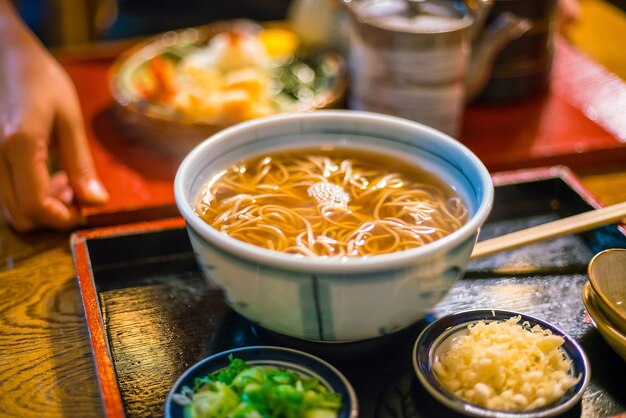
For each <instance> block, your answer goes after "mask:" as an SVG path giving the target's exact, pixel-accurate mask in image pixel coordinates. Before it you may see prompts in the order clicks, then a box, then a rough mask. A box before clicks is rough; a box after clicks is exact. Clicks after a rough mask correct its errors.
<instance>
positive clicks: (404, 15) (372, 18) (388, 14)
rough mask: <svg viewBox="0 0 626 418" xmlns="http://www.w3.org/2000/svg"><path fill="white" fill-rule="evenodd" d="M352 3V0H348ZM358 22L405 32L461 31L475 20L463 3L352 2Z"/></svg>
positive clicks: (409, 0) (436, 0)
mask: <svg viewBox="0 0 626 418" xmlns="http://www.w3.org/2000/svg"><path fill="white" fill-rule="evenodd" d="M348 1H350V0H348ZM351 2H352V3H353V6H356V7H355V8H354V9H353V10H355V11H356V12H357V14H358V19H359V20H360V21H361V22H363V23H367V24H368V25H372V26H377V27H379V28H381V29H385V30H389V31H397V32H406V33H442V32H453V31H457V30H461V29H464V28H467V27H468V26H470V25H471V24H472V23H473V21H474V19H473V15H472V14H471V13H470V11H469V10H468V9H467V8H466V7H465V5H464V3H463V2H462V1H449V0H448V1H445V0H366V1H363V0H351Z"/></svg>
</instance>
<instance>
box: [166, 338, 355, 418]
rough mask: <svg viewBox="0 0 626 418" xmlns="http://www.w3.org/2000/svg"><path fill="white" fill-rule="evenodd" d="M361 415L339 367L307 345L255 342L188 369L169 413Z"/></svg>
mask: <svg viewBox="0 0 626 418" xmlns="http://www.w3.org/2000/svg"><path fill="white" fill-rule="evenodd" d="M279 414H280V416H303V417H336V418H356V417H357V416H358V402H357V398H356V394H355V392H354V389H353V388H352V386H351V385H350V382H348V380H347V379H346V378H345V377H344V376H343V374H341V372H340V371H339V370H337V369H336V368H335V367H333V366H332V365H330V364H329V363H327V362H325V361H324V360H322V359H320V358H318V357H315V356H313V355H311V354H307V353H304V352H302V351H298V350H293V349H289V348H283V347H271V346H253V347H242V348H235V349H232V350H228V351H223V352H221V353H217V354H214V355H212V356H210V357H207V358H205V359H204V360H202V361H200V362H198V363H196V364H194V365H193V366H191V367H190V368H189V369H187V370H186V371H185V372H184V373H183V374H182V375H181V376H180V377H179V378H178V380H177V381H176V383H174V386H173V387H172V389H171V391H170V393H169V395H168V397H167V399H166V401H165V417H166V418H185V417H205V416H261V415H263V416H278V415H279Z"/></svg>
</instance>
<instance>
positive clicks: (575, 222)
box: [471, 202, 626, 259]
mask: <svg viewBox="0 0 626 418" xmlns="http://www.w3.org/2000/svg"><path fill="white" fill-rule="evenodd" d="M624 218H626V202H622V203H617V204H615V205H611V206H607V207H604V208H600V209H595V210H591V211H589V212H583V213H580V214H578V215H574V216H569V217H567V218H563V219H559V220H557V221H553V222H548V223H545V224H543V225H537V226H533V227H531V228H527V229H522V230H521V231H516V232H512V233H510V234H506V235H501V236H499V237H496V238H492V239H488V240H485V241H482V242H479V243H477V244H476V246H475V247H474V251H473V252H472V257H471V258H472V259H474V258H478V257H484V256H486V255H489V254H493V253H496V252H499V251H505V250H510V249H512V248H517V247H521V246H522V245H526V244H530V243H533V242H537V241H541V240H544V239H548V238H554V237H558V236H561V235H567V234H575V233H577V232H583V231H588V230H590V229H593V228H597V227H599V226H602V225H606V224H610V223H616V222H618V221H620V220H622V219H624Z"/></svg>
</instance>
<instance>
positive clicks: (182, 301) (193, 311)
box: [72, 167, 626, 418]
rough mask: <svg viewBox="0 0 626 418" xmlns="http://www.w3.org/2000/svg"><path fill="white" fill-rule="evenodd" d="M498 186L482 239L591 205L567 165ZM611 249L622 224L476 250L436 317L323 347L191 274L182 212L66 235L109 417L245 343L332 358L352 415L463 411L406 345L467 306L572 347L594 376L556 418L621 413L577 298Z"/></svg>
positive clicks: (615, 380) (447, 415)
mask: <svg viewBox="0 0 626 418" xmlns="http://www.w3.org/2000/svg"><path fill="white" fill-rule="evenodd" d="M494 183H495V184H496V191H495V200H494V206H493V211H492V213H491V215H490V217H489V219H488V221H487V222H486V223H485V225H484V226H483V227H482V228H481V239H483V238H484V239H488V238H491V237H494V236H497V235H501V234H504V233H507V232H512V231H515V230H519V229H522V228H527V227H530V226H533V225H537V224H540V223H544V222H547V221H551V220H555V219H559V218H563V217H565V216H571V215H573V214H575V213H580V212H583V211H587V210H590V209H592V208H597V207H599V206H600V205H599V202H597V201H596V200H594V199H593V197H592V196H590V195H589V193H588V192H587V191H586V190H585V189H584V188H583V187H582V186H581V184H580V183H579V182H578V180H577V179H576V177H575V176H574V175H572V173H571V172H570V171H569V170H568V169H566V168H563V167H554V168H546V169H532V170H522V171H514V172H507V173H500V174H495V175H494ZM616 247H619V248H625V247H626V233H625V231H624V229H623V228H622V226H621V225H620V226H615V225H607V226H604V227H601V228H597V229H595V230H592V231H588V232H586V233H580V234H573V235H568V236H564V237H559V238H556V239H553V240H546V241H541V242H537V243H534V244H531V245H527V246H524V247H521V248H518V249H515V250H511V251H507V252H502V253H499V254H494V255H491V256H488V257H484V258H480V259H477V260H473V261H472V262H471V263H470V264H469V265H468V266H467V270H466V272H465V275H464V277H463V279H462V280H459V281H458V282H457V283H455V285H454V287H453V288H452V289H451V290H450V292H449V293H448V294H447V295H446V296H445V297H444V299H443V300H441V301H440V302H439V303H438V304H437V305H436V306H435V307H434V308H433V309H432V311H431V314H432V315H430V316H428V317H427V318H425V319H424V320H421V321H419V322H418V323H416V324H415V325H414V326H411V327H409V328H407V329H405V330H403V331H399V332H397V333H394V334H390V335H387V336H385V337H381V338H376V339H372V340H367V341H359V342H352V343H342V344H323V343H322V344H320V343H314V342H307V341H302V340H295V339H293V338H289V337H285V336H280V335H278V334H275V333H272V332H270V331H267V330H264V329H262V328H261V327H258V326H256V325H254V324H252V323H251V322H249V321H248V320H246V319H245V318H243V317H241V316H239V315H238V314H236V313H235V312H234V311H232V310H231V309H230V308H229V307H228V305H227V304H226V303H225V299H224V297H223V295H222V293H221V291H219V289H217V288H216V287H214V286H212V285H210V283H208V282H207V281H206V280H205V279H204V277H203V276H202V274H201V273H200V271H199V269H198V266H197V264H196V262H195V257H194V254H193V251H192V248H191V245H190V243H189V240H188V236H187V232H186V230H185V226H184V222H183V221H182V220H181V219H180V218H175V219H166V220H159V221H152V222H143V223H138V224H131V225H123V226H115V227H106V228H97V229H93V230H85V231H80V232H77V233H75V234H74V235H72V250H73V254H74V262H75V267H76V272H77V276H78V281H79V286H80V293H81V298H82V301H83V304H84V307H85V314H86V318H87V326H88V328H89V336H90V341H91V345H92V349H93V353H94V357H95V364H96V371H97V375H98V383H99V386H100V391H101V394H102V400H103V409H104V415H105V416H106V417H108V418H123V417H128V418H131V417H155V416H163V403H164V400H165V397H166V395H167V393H168V391H169V390H170V388H171V386H172V384H173V383H174V381H175V380H176V379H177V378H178V376H179V375H180V374H181V373H182V372H183V371H184V370H185V369H186V368H187V367H189V366H190V365H191V364H193V363H195V362H197V361H199V360H201V359H203V358H206V357H208V356H210V355H212V354H215V353H217V352H220V351H223V350H227V349H231V348H235V347H242V346H250V345H278V346H284V347H290V348H294V349H299V350H302V351H306V352H309V353H311V354H314V355H317V356H320V357H322V358H323V359H325V360H326V361H328V362H330V363H331V364H333V365H334V366H335V367H337V368H338V369H339V370H340V371H341V372H342V373H343V374H344V375H345V376H346V378H347V379H348V380H349V381H350V383H351V384H352V386H353V387H354V389H355V391H356V393H357V398H358V400H359V413H360V415H359V416H360V417H361V418H392V417H394V418H419V417H437V418H461V417H460V415H458V414H455V413H454V412H453V411H450V410H447V409H446V408H445V407H444V406H442V405H441V404H439V403H438V402H437V401H436V400H434V398H432V397H430V396H429V395H428V394H427V392H426V391H425V390H424V389H423V387H421V385H420V384H419V381H418V379H417V377H416V376H415V372H414V371H413V367H412V364H411V351H412V347H413V344H414V343H415V339H416V338H417V336H418V334H419V332H420V331H421V330H422V329H423V328H424V326H425V325H426V324H427V323H428V322H430V321H432V320H433V318H435V317H441V316H443V315H446V314H449V313H452V312H458V311H461V310H465V309H471V308H483V309H511V310H514V311H520V312H524V313H528V314H531V315H535V316H537V317H540V318H543V319H546V320H548V321H549V322H552V323H554V324H555V325H556V326H558V327H560V328H561V329H562V330H564V331H565V332H566V333H568V334H569V335H570V336H571V337H572V338H574V339H576V340H577V341H579V342H580V343H581V345H582V347H583V349H584V350H585V352H586V353H587V355H588V357H589V361H590V365H591V370H592V377H591V383H590V386H589V388H588V389H587V391H586V392H585V394H584V395H583V400H582V403H579V404H578V405H576V406H575V407H574V408H572V410H570V411H569V412H568V413H566V414H565V415H562V417H563V418H570V417H572V418H574V417H575V418H580V417H581V416H583V417H596V416H608V415H613V414H618V413H622V412H624V411H626V403H625V402H626V386H624V385H623V384H622V382H623V376H624V375H625V374H626V363H625V362H623V361H622V360H621V359H620V358H619V356H618V355H617V354H616V353H615V352H613V351H612V350H611V348H610V347H609V346H608V345H607V344H606V343H605V342H604V340H603V339H602V338H601V336H600V334H599V333H598V332H597V331H596V330H595V329H594V328H593V326H592V324H590V323H589V322H588V321H585V320H584V318H585V316H584V306H583V304H582V300H581V298H580V292H581V288H582V286H583V284H584V283H585V282H587V280H588V277H587V273H586V269H587V264H588V262H589V260H590V259H591V257H593V255H594V254H596V253H597V252H599V251H601V250H604V249H606V248H616ZM138 330H139V331H138ZM372 376H375V378H374V379H373V378H372Z"/></svg>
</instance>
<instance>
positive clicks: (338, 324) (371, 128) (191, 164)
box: [174, 110, 493, 341]
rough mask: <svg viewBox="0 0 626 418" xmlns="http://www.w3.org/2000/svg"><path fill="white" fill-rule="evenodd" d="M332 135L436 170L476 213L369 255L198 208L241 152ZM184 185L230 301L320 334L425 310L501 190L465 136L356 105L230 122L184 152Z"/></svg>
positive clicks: (191, 221)
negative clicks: (318, 251)
mask: <svg viewBox="0 0 626 418" xmlns="http://www.w3.org/2000/svg"><path fill="white" fill-rule="evenodd" d="M322 146H323V147H329V146H330V147H337V148H343V149H346V148H354V149H355V150H364V151H366V152H367V151H369V152H370V153H380V154H383V155H387V156H390V157H396V158H399V159H402V160H404V161H406V162H409V163H412V164H416V165H418V166H420V167H421V168H422V169H424V170H426V171H430V172H431V173H433V174H434V175H436V176H437V177H439V178H440V179H441V180H442V181H444V182H446V183H448V184H449V185H450V186H451V187H452V188H453V189H454V190H455V191H456V192H457V193H458V194H459V195H460V197H461V198H462V199H463V200H464V202H465V204H466V206H467V207H468V209H469V220H468V221H467V222H466V223H465V224H464V225H463V226H462V227H461V228H460V229H458V230H456V231H454V232H453V233H451V234H450V235H448V236H446V237H444V238H441V239H439V240H437V241H434V242H432V243H429V244H427V245H424V246H422V247H418V248H413V249H410V250H406V251H399V252H395V253H389V254H381V255H375V256H371V257H367V258H356V257H355V258H340V257H338V258H332V257H329V258H320V257H302V256H297V255H294V254H285V253H281V252H277V251H272V250H268V249H265V248H261V247H257V246H254V245H251V244H248V243H245V242H242V241H239V240H237V239H234V238H231V237H229V236H227V235H225V234H222V233H220V232H219V231H218V230H216V229H214V228H213V227H211V226H210V225H208V224H207V223H206V222H204V221H203V220H202V219H201V218H200V217H199V216H198V215H197V214H196V213H195V212H194V205H195V202H196V199H197V197H198V195H199V193H200V190H201V188H202V187H203V185H204V184H205V183H206V182H207V181H208V180H209V179H210V178H212V177H213V176H215V175H216V174H217V173H219V172H220V171H222V170H224V169H225V168H227V167H229V166H231V165H232V164H234V163H236V162H238V161H241V160H242V159H245V158H248V157H251V156H253V155H259V154H263V153H268V152H272V151H283V150H292V151H293V150H298V149H311V148H319V147H322ZM390 169H393V167H390ZM174 192H175V197H176V203H177V205H178V208H179V210H180V212H181V214H182V215H183V217H184V218H185V221H186V224H187V230H188V231H189V236H190V239H191V243H192V245H193V248H194V252H195V254H196V258H197V259H198V261H199V264H200V266H201V268H202V269H203V271H204V273H205V274H206V276H207V277H209V278H210V280H212V281H213V282H214V283H216V284H217V285H219V286H220V287H221V288H222V289H223V290H224V291H225V295H226V299H227V301H228V302H229V304H230V305H231V307H232V308H233V309H234V310H235V311H237V312H238V313H240V314H241V315H242V316H244V317H246V318H248V319H249V320H251V321H253V322H255V323H257V324H259V325H261V326H263V327H265V328H268V329H270V330H273V331H276V332H278V333H282V334H286V335H289V336H292V337H296V338H301V339H306V340H314V341H354V340H364V339H368V338H374V337H378V336H381V335H385V334H389V333H392V332H395V331H398V330H400V329H402V328H406V327H408V326H409V325H411V324H413V323H415V322H417V321H418V320H419V319H421V318H423V317H424V316H425V315H426V313H427V312H428V310H429V309H430V308H432V307H433V306H434V305H435V304H436V303H437V302H438V301H439V300H440V299H441V298H442V297H443V296H444V295H445V294H446V293H447V292H448V290H449V289H450V288H451V287H452V285H453V284H454V283H455V282H456V280H457V279H458V278H459V277H461V276H462V274H463V272H464V270H465V265H466V264H467V262H468V261H469V258H470V255H471V253H472V250H473V248H474V244H475V242H476V238H477V236H478V230H479V228H480V226H481V225H482V224H483V223H484V222H485V220H486V218H487V215H488V214H489V212H490V210H491V206H492V202H493V184H492V182H491V177H490V175H489V172H488V171H487V169H486V168H485V166H484V165H483V164H482V163H481V161H480V160H479V159H478V158H477V157H476V156H475V155H474V154H473V153H472V152H471V151H470V150H469V149H467V148H466V147H465V146H464V145H462V144H461V143H459V142H458V141H456V140H454V139H453V138H451V137H449V136H447V135H445V134H443V133H441V132H439V131H436V130H434V129H432V128H429V127H427V126H425V125H421V124H419V123H416V122H412V121H408V120H405V119H401V118H396V117H392V116H386V115H381V114H376V113H368V112H357V111H349V110H334V111H326V110H324V111H315V112H306V113H291V114H284V115H278V116H271V117H267V118H261V119H257V120H254V121H250V122H245V123H242V124H239V125H235V126H233V127H230V128H228V129H225V130H223V131H221V132H219V133H218V134H216V135H214V136H212V137H210V138H209V139H207V140H206V141H204V142H203V143H201V144H200V145H199V146H198V147H196V148H195V149H194V150H193V151H192V152H191V153H190V154H189V155H188V156H187V158H185V160H184V161H183V163H182V164H181V166H180V168H179V170H178V172H177V175H176V180H175V183H174Z"/></svg>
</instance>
